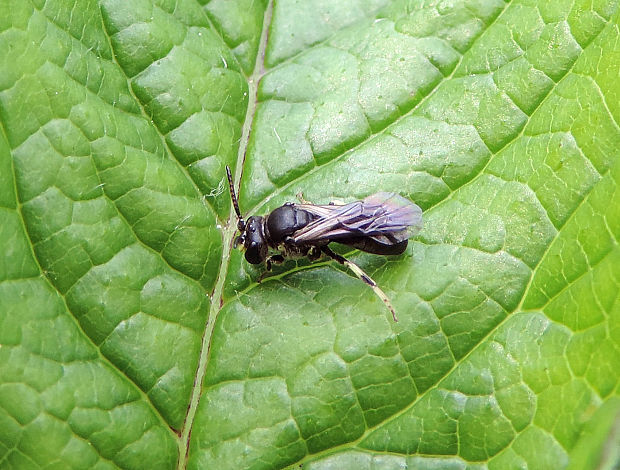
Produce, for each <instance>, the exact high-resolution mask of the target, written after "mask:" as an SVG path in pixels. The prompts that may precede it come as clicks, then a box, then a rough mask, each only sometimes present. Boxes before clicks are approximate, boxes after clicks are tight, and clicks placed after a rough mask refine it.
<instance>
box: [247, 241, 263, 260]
mask: <svg viewBox="0 0 620 470" xmlns="http://www.w3.org/2000/svg"><path fill="white" fill-rule="evenodd" d="M262 248H263V246H262V245H260V244H258V243H256V242H253V243H251V244H250V246H249V247H248V248H247V250H245V259H246V260H247V262H248V263H250V264H260V263H262V262H263V261H264V259H265V257H264V255H263V253H261V252H262V251H263V250H262Z"/></svg>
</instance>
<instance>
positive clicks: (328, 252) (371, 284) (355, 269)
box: [321, 245, 398, 322]
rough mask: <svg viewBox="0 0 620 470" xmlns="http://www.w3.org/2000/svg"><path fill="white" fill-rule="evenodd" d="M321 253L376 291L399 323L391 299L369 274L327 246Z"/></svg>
mask: <svg viewBox="0 0 620 470" xmlns="http://www.w3.org/2000/svg"><path fill="white" fill-rule="evenodd" d="M321 251H322V252H323V253H325V254H326V255H327V256H329V257H330V258H332V259H334V260H336V261H338V262H339V263H340V264H342V265H343V266H346V267H347V268H349V269H350V270H351V271H352V272H353V274H355V275H356V276H357V277H358V278H359V279H360V280H361V281H362V282H364V283H365V284H367V285H368V286H369V287H370V288H371V289H372V290H373V291H374V293H375V294H376V295H377V297H379V298H380V299H381V300H383V303H384V304H385V305H386V307H387V308H388V310H389V311H390V312H391V313H392V318H393V319H394V321H395V322H397V321H398V318H396V311H395V310H394V307H393V306H392V302H391V301H390V299H389V297H388V296H387V295H385V292H383V291H382V290H381V288H380V287H379V286H378V285H377V283H376V282H375V281H374V280H373V279H372V278H371V277H370V276H369V275H368V274H366V273H365V272H364V271H363V270H362V268H360V267H359V266H358V265H357V264H355V263H354V262H352V261H349V260H348V259H346V258H345V257H344V256H341V255H339V254H337V253H334V251H333V250H332V249H331V248H329V247H328V246H327V245H325V246H322V247H321Z"/></svg>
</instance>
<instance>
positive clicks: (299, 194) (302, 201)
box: [297, 191, 312, 204]
mask: <svg viewBox="0 0 620 470" xmlns="http://www.w3.org/2000/svg"><path fill="white" fill-rule="evenodd" d="M297 199H299V202H301V203H302V204H312V203H311V202H308V201H306V200H305V199H304V193H302V192H301V191H299V192H298V193H297Z"/></svg>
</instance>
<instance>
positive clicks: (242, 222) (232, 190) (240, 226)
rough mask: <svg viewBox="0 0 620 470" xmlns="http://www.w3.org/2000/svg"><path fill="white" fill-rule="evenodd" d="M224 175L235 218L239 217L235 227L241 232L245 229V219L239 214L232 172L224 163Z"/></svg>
mask: <svg viewBox="0 0 620 470" xmlns="http://www.w3.org/2000/svg"><path fill="white" fill-rule="evenodd" d="M226 176H227V177H228V187H229V188H230V197H231V199H232V203H233V206H234V208H235V212H236V213H237V218H238V219H239V221H238V222H237V228H238V229H239V230H240V231H241V232H243V231H244V230H245V220H243V217H242V216H241V211H240V210H239V201H238V200H237V195H236V194H235V185H234V184H233V179H232V174H231V173H230V167H229V166H228V165H226Z"/></svg>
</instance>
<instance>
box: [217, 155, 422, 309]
mask: <svg viewBox="0 0 620 470" xmlns="http://www.w3.org/2000/svg"><path fill="white" fill-rule="evenodd" d="M226 174H227V175H228V184H229V186H230V195H231V197H232V202H233V206H234V208H235V212H236V213H237V217H238V222H237V228H238V230H239V232H241V234H240V235H239V236H238V237H237V238H236V239H235V248H236V247H237V246H238V245H242V246H243V247H244V248H245V259H246V260H247V261H248V263H251V264H260V263H263V262H265V263H266V266H267V270H268V271H270V270H271V265H272V263H282V262H284V260H285V259H286V258H289V257H303V256H306V257H308V259H310V260H311V261H312V260H316V259H318V258H320V257H321V255H322V254H325V255H327V256H329V257H330V258H332V259H334V260H336V261H338V262H339V263H340V264H342V265H344V266H347V267H348V268H349V269H350V270H351V271H352V272H353V273H354V274H355V275H356V276H357V277H359V278H360V279H361V280H362V281H364V282H365V283H366V284H368V285H369V286H370V287H371V288H372V289H373V290H374V291H375V293H376V294H377V295H378V296H379V297H380V298H381V300H383V302H384V303H385V304H386V305H387V307H388V309H389V310H390V312H392V316H393V318H394V321H398V320H397V318H396V312H395V311H394V307H393V306H392V303H391V302H390V299H389V298H388V297H387V296H386V295H385V293H384V292H383V291H382V290H381V289H380V288H379V287H378V286H377V284H376V282H375V281H373V280H372V279H371V278H370V276H368V275H367V274H366V273H365V272H364V271H362V269H361V268H360V267H359V266H357V265H356V264H355V263H353V262H351V261H349V260H347V259H346V258H344V257H343V256H340V255H339V254H337V253H334V252H333V251H332V250H331V249H330V248H329V246H328V244H329V243H331V242H337V243H342V244H344V245H348V246H351V247H354V248H357V249H359V250H362V251H365V252H368V253H374V254H378V255H399V254H401V253H402V252H404V251H405V249H406V248H407V243H408V241H409V237H411V236H412V235H414V234H416V233H417V232H419V231H420V229H421V228H422V209H420V208H419V207H418V206H417V205H416V204H414V203H413V202H411V201H410V200H408V199H405V198H404V197H402V196H400V195H398V194H395V193H387V192H381V193H377V194H374V195H372V196H368V197H366V198H364V199H363V200H362V201H355V202H351V203H348V204H336V203H330V204H328V205H315V204H311V203H309V202H307V201H305V200H304V199H303V196H301V194H299V195H298V196H297V197H298V198H299V200H300V202H301V203H300V204H293V203H291V202H287V203H286V204H284V205H283V206H280V207H278V208H277V209H274V210H273V211H272V212H271V213H270V214H268V215H266V216H264V217H263V216H256V215H254V216H251V217H248V219H247V221H246V220H244V218H243V217H242V215H241V211H240V210H239V202H238V201H237V196H236V194H235V188H234V185H233V180H232V175H231V173H230V168H228V167H226Z"/></svg>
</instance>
